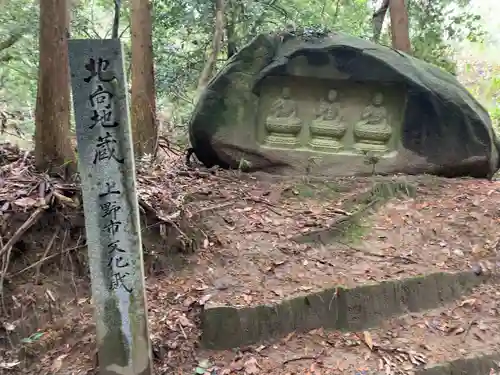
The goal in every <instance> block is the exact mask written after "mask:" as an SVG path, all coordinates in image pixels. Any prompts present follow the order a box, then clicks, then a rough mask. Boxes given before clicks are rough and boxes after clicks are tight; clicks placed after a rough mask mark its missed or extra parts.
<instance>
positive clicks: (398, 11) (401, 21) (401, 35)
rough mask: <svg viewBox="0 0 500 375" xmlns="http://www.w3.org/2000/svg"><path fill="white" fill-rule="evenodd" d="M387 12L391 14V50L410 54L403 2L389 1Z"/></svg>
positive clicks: (397, 0)
mask: <svg viewBox="0 0 500 375" xmlns="http://www.w3.org/2000/svg"><path fill="white" fill-rule="evenodd" d="M389 12H390V13H391V34H392V48H394V49H397V50H399V51H403V52H406V53H411V43H410V35H409V30H408V11H407V9H406V4H405V0H390V1H389Z"/></svg>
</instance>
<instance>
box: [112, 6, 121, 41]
mask: <svg viewBox="0 0 500 375" xmlns="http://www.w3.org/2000/svg"><path fill="white" fill-rule="evenodd" d="M120 7H121V0H115V14H114V17H113V30H112V32H111V39H118V29H119V28H120Z"/></svg>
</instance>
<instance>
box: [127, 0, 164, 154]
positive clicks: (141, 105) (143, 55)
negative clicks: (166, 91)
mask: <svg viewBox="0 0 500 375" xmlns="http://www.w3.org/2000/svg"><path fill="white" fill-rule="evenodd" d="M151 10H152V3H151V1H150V0H132V9H131V20H130V32H131V43H132V63H131V75H132V88H131V101H132V110H131V120H132V139H133V142H134V151H135V154H136V156H139V157H140V156H142V155H144V154H151V155H153V156H155V155H156V149H157V144H158V126H157V123H156V97H155V79H154V63H153V42H152V33H153V30H152V28H153V26H152V17H151Z"/></svg>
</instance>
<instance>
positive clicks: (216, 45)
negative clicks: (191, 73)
mask: <svg viewBox="0 0 500 375" xmlns="http://www.w3.org/2000/svg"><path fill="white" fill-rule="evenodd" d="M223 38H224V0H215V25H214V35H213V39H212V51H210V54H209V56H208V58H207V62H206V63H205V66H204V67H203V71H202V72H201V74H200V78H199V79H198V88H197V90H196V91H197V94H198V95H199V94H200V93H201V91H202V90H203V89H204V88H205V87H206V86H207V84H208V82H209V81H210V78H212V76H213V74H214V70H215V64H216V62H217V55H218V54H219V52H220V50H221V47H222V39H223Z"/></svg>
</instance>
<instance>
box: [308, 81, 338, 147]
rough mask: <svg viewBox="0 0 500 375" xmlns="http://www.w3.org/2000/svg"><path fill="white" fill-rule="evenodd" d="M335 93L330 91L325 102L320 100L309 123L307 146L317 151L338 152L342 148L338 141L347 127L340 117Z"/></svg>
mask: <svg viewBox="0 0 500 375" xmlns="http://www.w3.org/2000/svg"><path fill="white" fill-rule="evenodd" d="M337 96H338V94H337V91H336V90H333V89H332V90H330V91H329V92H328V97H327V99H326V100H325V99H324V98H322V99H321V100H320V103H319V106H318V109H317V111H316V118H315V119H314V120H313V122H312V123H311V125H310V127H309V129H310V135H311V140H310V141H309V146H310V147H311V148H313V149H315V150H318V151H339V150H340V149H342V148H343V146H342V143H341V142H340V140H341V139H342V137H343V136H344V134H345V132H346V130H347V125H346V124H345V123H344V121H343V119H342V116H341V115H340V104H339V103H338V102H337Z"/></svg>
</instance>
